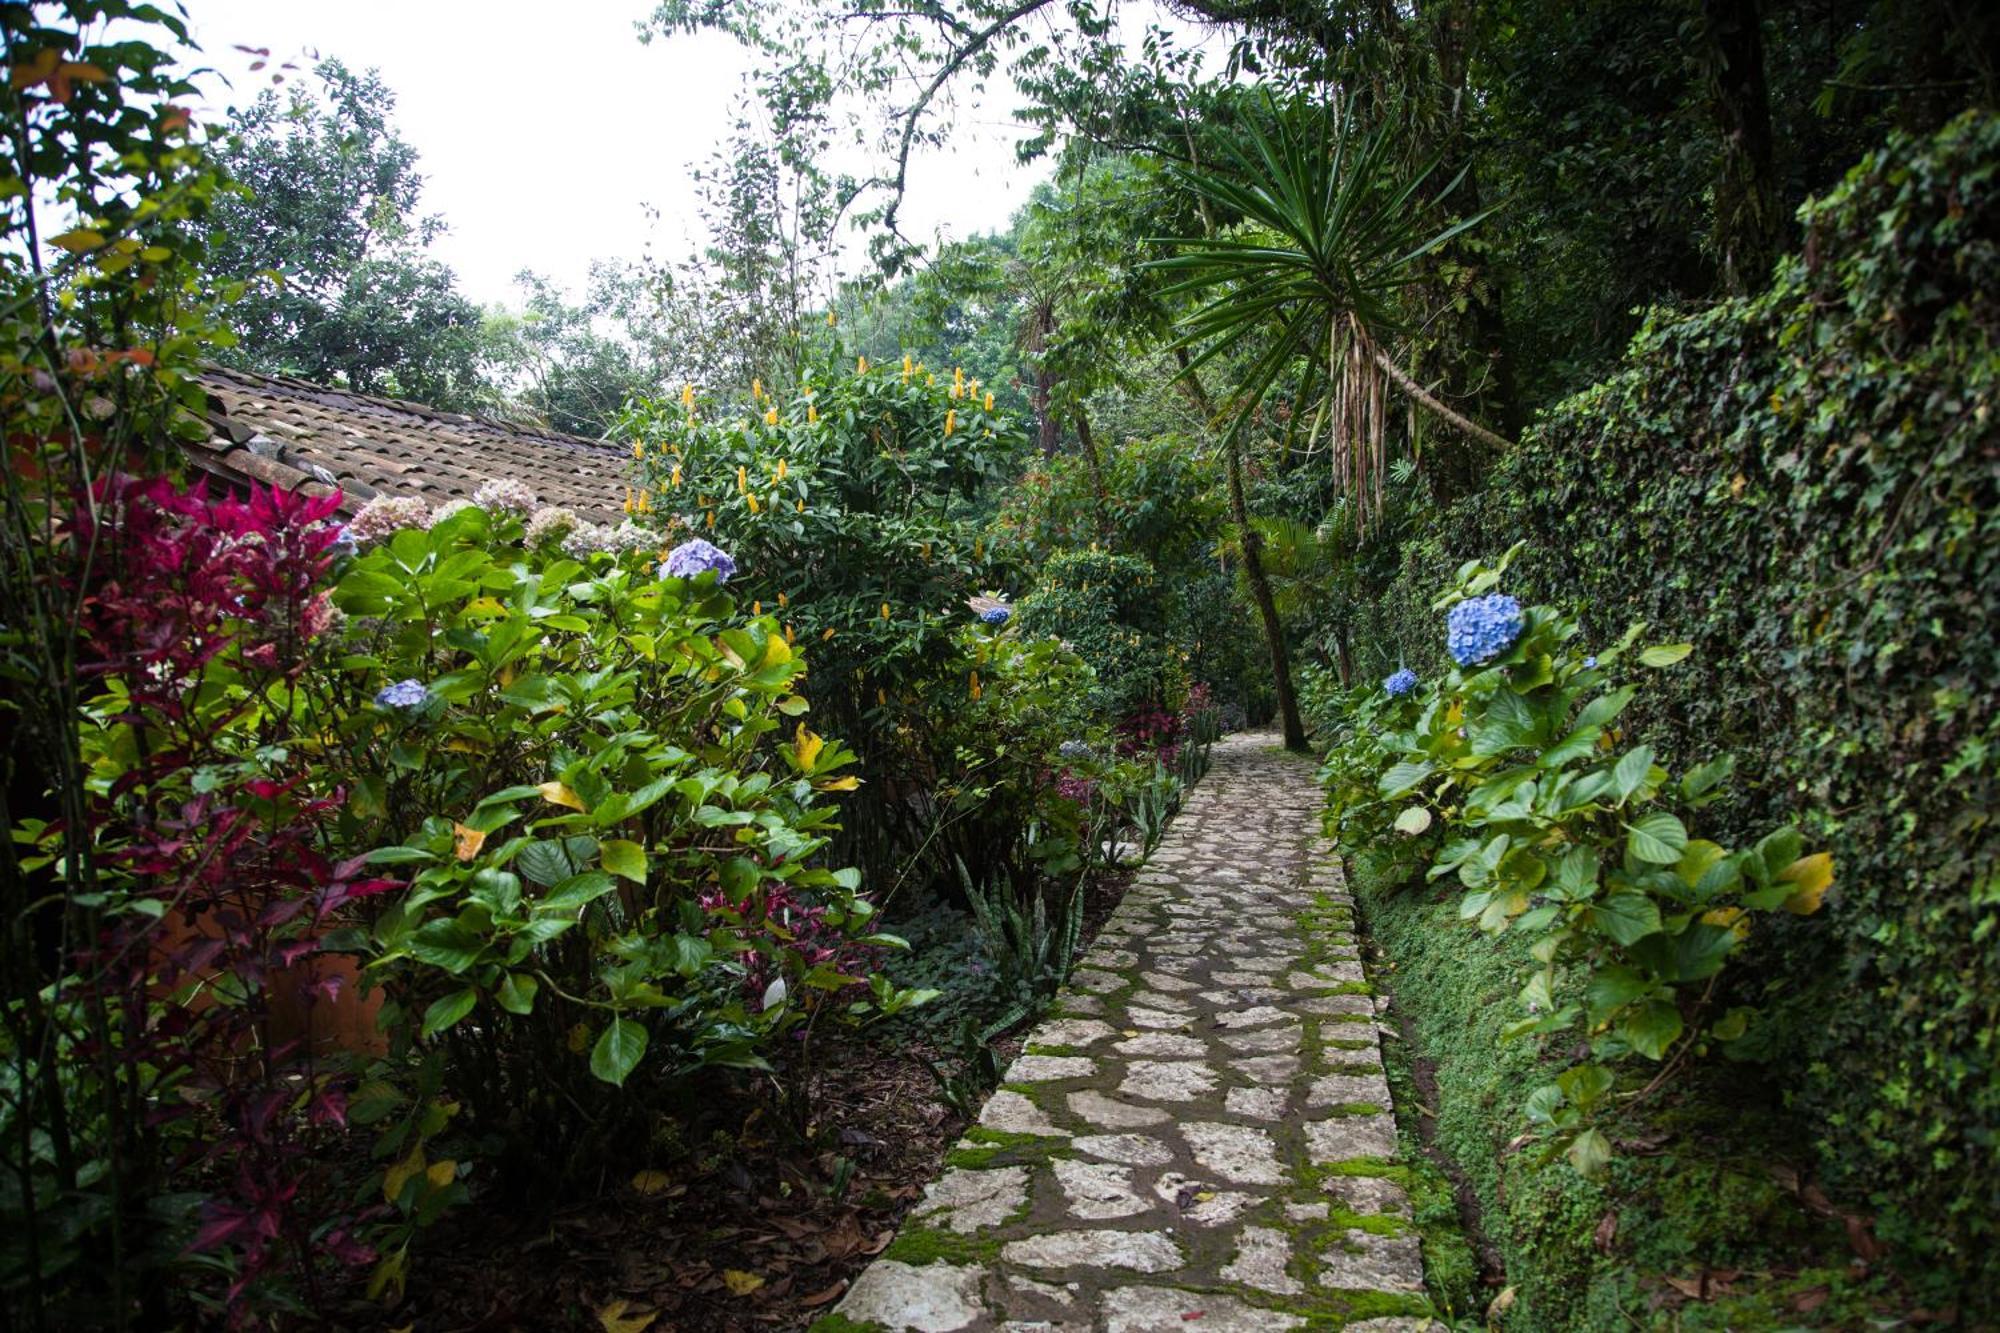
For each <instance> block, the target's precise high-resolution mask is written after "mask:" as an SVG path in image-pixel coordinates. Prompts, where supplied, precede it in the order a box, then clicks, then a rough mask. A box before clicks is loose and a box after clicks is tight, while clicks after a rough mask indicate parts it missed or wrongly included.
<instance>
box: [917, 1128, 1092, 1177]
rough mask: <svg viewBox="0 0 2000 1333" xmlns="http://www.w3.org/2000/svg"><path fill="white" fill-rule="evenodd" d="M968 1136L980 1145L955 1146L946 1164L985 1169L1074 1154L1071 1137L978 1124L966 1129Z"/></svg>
mask: <svg viewBox="0 0 2000 1333" xmlns="http://www.w3.org/2000/svg"><path fill="white" fill-rule="evenodd" d="M965 1137H966V1138H968V1139H970V1140H971V1141H972V1142H973V1144H974V1145H976V1146H974V1147H970V1148H953V1149H952V1150H951V1151H950V1152H948V1153H946V1154H945V1156H944V1164H945V1165H946V1166H955V1167H959V1168H961V1169H963V1170H967V1171H984V1170H986V1169H988V1168H990V1167H995V1166H1019V1165H1028V1166H1033V1165H1038V1164H1040V1163H1043V1162H1047V1161H1049V1160H1050V1159H1052V1158H1056V1157H1069V1156H1070V1155H1071V1151H1070V1147H1069V1140H1068V1139H1064V1138H1058V1137H1056V1136H1054V1135H1050V1134H1020V1133H1016V1132H1014V1131H1012V1130H1005V1129H988V1128H987V1127H986V1126H985V1125H974V1126H972V1127H971V1128H970V1129H968V1130H966V1131H965Z"/></svg>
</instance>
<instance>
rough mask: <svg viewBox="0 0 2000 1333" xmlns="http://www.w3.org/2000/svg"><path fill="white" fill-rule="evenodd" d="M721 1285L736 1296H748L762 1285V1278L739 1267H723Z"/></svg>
mask: <svg viewBox="0 0 2000 1333" xmlns="http://www.w3.org/2000/svg"><path fill="white" fill-rule="evenodd" d="M722 1285H723V1286H725V1287H727V1288H729V1290H730V1291H732V1292H734V1293H735V1294H736V1295H738V1296H748V1295H749V1294H750V1293H751V1292H753V1291H755V1290H757V1288H759V1287H761V1286H763V1285H764V1279H763V1278H761V1277H759V1276H758V1275H757V1274H755V1273H746V1272H744V1271H743V1270H742V1269H740V1268H725V1269H723V1270H722Z"/></svg>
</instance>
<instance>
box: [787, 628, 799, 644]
mask: <svg viewBox="0 0 2000 1333" xmlns="http://www.w3.org/2000/svg"><path fill="white" fill-rule="evenodd" d="M785 642H786V644H788V645H789V644H794V643H797V642H798V640H797V639H795V638H793V637H792V627H791V626H790V625H787V626H785Z"/></svg>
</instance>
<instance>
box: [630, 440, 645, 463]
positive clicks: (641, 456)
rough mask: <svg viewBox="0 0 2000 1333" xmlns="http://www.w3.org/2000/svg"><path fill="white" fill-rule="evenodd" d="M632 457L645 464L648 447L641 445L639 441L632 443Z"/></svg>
mask: <svg viewBox="0 0 2000 1333" xmlns="http://www.w3.org/2000/svg"><path fill="white" fill-rule="evenodd" d="M632 457H633V458H635V459H637V460H639V461H640V462H642V463H643V462H645V461H646V446H645V445H643V444H641V443H639V442H638V441H637V440H634V441H632Z"/></svg>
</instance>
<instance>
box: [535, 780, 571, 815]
mask: <svg viewBox="0 0 2000 1333" xmlns="http://www.w3.org/2000/svg"><path fill="white" fill-rule="evenodd" d="M535 790H536V791H538V792H540V793H541V794H542V799H543V800H545V801H547V802H548V803H549V804H550V805H562V806H568V807H569V808H570V809H572V810H581V809H583V798H582V797H581V796H578V795H577V794H576V793H575V792H573V791H571V790H570V789H569V788H568V787H566V786H564V785H563V784H562V783H560V782H544V783H543V784H542V785H541V786H539V787H537V788H535Z"/></svg>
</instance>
